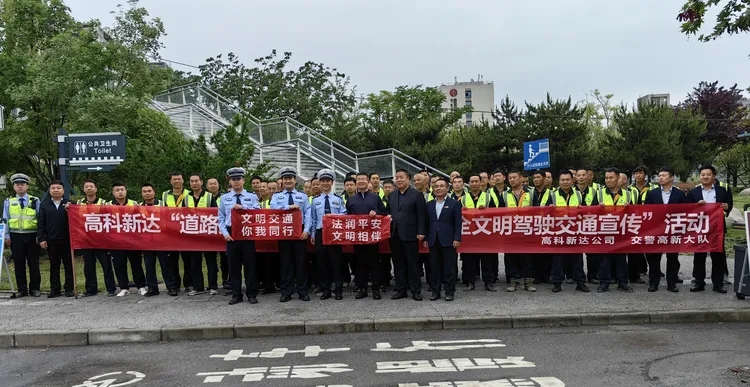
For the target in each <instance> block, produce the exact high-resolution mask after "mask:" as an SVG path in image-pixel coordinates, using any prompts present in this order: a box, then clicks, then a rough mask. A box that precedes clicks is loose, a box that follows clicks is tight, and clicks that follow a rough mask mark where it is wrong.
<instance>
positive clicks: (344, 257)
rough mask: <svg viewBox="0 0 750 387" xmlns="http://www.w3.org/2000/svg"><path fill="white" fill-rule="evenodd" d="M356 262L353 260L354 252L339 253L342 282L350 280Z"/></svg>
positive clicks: (354, 271)
mask: <svg viewBox="0 0 750 387" xmlns="http://www.w3.org/2000/svg"><path fill="white" fill-rule="evenodd" d="M356 267H357V263H356V262H354V254H348V253H347V254H344V253H341V276H342V277H341V278H342V279H341V280H342V281H344V283H347V284H348V283H351V282H352V275H354V274H355V273H356V272H357V269H356Z"/></svg>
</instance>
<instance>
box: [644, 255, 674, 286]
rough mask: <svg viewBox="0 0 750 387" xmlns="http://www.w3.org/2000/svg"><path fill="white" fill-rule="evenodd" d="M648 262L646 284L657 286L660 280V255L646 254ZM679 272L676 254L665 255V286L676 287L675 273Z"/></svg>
mask: <svg viewBox="0 0 750 387" xmlns="http://www.w3.org/2000/svg"><path fill="white" fill-rule="evenodd" d="M646 259H647V260H648V284H649V285H651V286H659V281H660V280H661V253H649V254H646ZM679 271H680V260H679V258H678V254H677V253H667V286H669V287H672V286H675V285H677V273H678V272H679Z"/></svg>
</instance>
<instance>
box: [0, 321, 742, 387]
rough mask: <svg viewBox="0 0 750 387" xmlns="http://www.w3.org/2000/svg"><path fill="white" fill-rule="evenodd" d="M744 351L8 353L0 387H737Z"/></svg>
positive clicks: (487, 335) (310, 342)
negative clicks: (737, 368)
mask: <svg viewBox="0 0 750 387" xmlns="http://www.w3.org/2000/svg"><path fill="white" fill-rule="evenodd" d="M749 345H750V326H748V325H747V324H736V325H733V324H711V325H705V324H704V325H675V326H671V325H659V326H608V327H593V328H560V329H514V330H461V331H429V332H426V331H425V332H393V333H389V332H388V333H380V332H368V333H355V334H338V335H321V336H313V335H307V336H295V337H288V338H287V337H275V338H265V339H242V340H239V339H238V340H216V341H197V342H174V343H156V344H130V345H110V346H87V347H68V348H49V349H10V350H5V351H2V352H0V386H2V387H20V386H24V387H25V386H44V387H57V386H65V387H71V386H81V387H105V386H108V387H118V386H133V387H141V386H158V387H172V386H174V387H178V386H179V387H187V386H329V387H332V386H338V387H342V386H408V387H417V386H430V387H446V386H462V387H469V386H487V387H505V386H603V385H607V386H628V387H632V386H712V387H721V386H740V385H743V384H742V383H741V382H740V380H739V379H738V376H737V375H735V374H734V373H732V372H728V371H727V370H728V369H729V368H730V367H737V366H744V365H750V347H749ZM464 346H472V347H471V348H467V347H464ZM280 348H286V349H280ZM373 349H375V350H373ZM107 374H108V375H107ZM102 375H104V376H102ZM740 376H741V375H740ZM748 378H750V375H749V376H748ZM471 382H474V383H471Z"/></svg>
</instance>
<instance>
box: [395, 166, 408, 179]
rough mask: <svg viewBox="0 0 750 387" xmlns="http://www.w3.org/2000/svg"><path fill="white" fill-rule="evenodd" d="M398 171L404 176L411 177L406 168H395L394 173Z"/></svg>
mask: <svg viewBox="0 0 750 387" xmlns="http://www.w3.org/2000/svg"><path fill="white" fill-rule="evenodd" d="M399 173H403V174H405V175H406V177H408V178H409V179H411V173H410V172H409V171H407V170H406V169H403V168H399V169H397V170H396V174H397V175H398V174H399Z"/></svg>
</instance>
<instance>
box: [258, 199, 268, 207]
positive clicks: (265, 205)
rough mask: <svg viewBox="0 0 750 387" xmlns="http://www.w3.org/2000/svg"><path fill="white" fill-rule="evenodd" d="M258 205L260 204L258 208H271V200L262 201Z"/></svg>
mask: <svg viewBox="0 0 750 387" xmlns="http://www.w3.org/2000/svg"><path fill="white" fill-rule="evenodd" d="M258 204H260V208H271V199H266V200H262V201H260V203H258Z"/></svg>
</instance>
